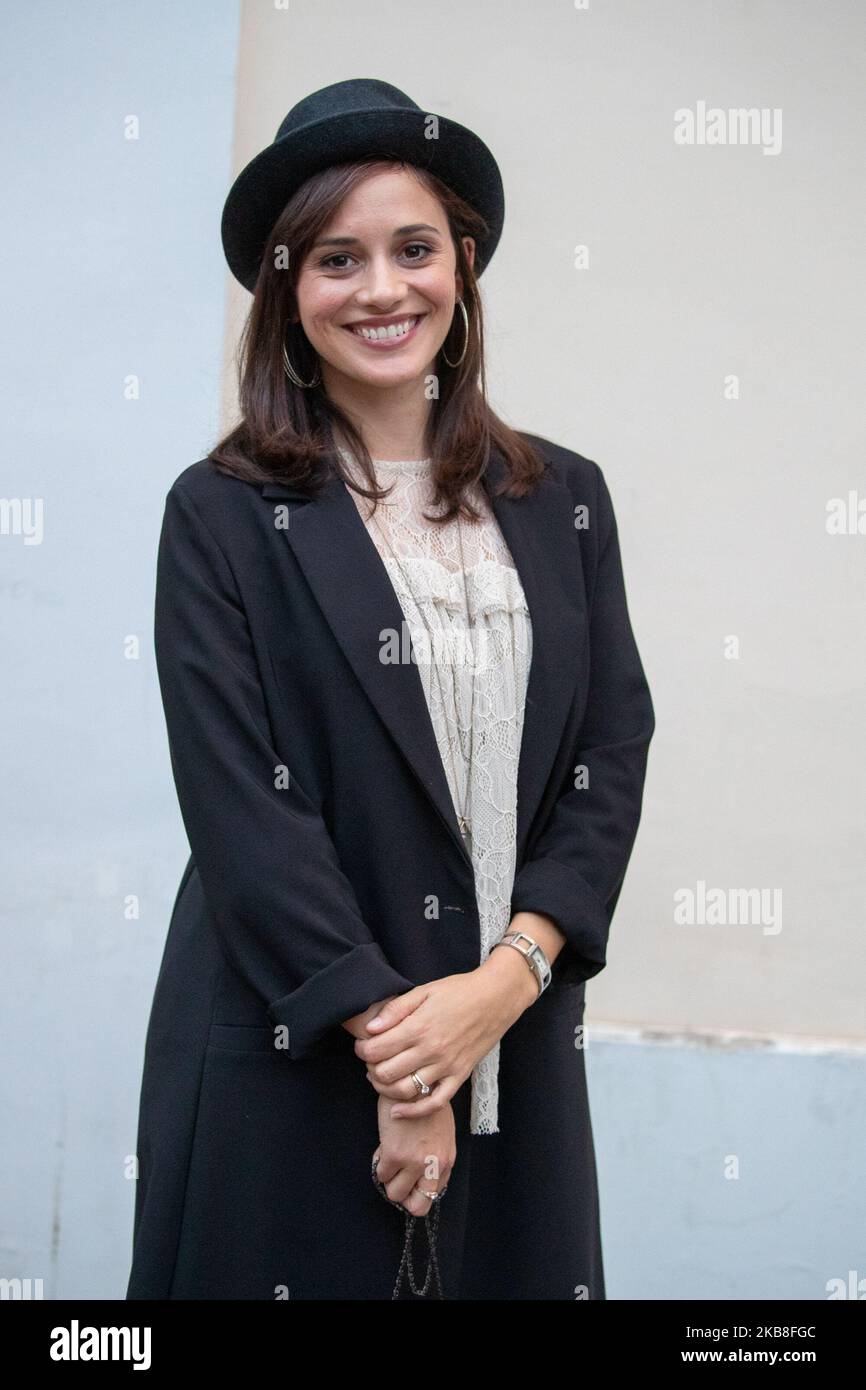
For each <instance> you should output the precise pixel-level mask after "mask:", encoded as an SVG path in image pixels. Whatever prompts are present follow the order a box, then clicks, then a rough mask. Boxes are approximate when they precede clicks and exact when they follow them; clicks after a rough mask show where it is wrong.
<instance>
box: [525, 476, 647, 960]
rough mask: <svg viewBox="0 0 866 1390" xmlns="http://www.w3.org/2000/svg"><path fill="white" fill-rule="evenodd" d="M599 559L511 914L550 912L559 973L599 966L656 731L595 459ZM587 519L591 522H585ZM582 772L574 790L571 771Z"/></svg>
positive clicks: (605, 494) (634, 831)
mask: <svg viewBox="0 0 866 1390" xmlns="http://www.w3.org/2000/svg"><path fill="white" fill-rule="evenodd" d="M594 467H595V468H596V470H597V485H598V491H597V497H596V503H595V517H596V523H597V535H598V549H597V555H598V561H597V566H596V571H595V583H594V586H593V587H592V589H591V591H590V597H589V603H590V617H589V660H590V674H589V685H588V694H587V703H586V711H585V714H584V719H583V723H582V726H581V729H580V734H579V736H578V739H577V744H576V747H575V749H574V753H573V757H572V759H571V762H570V766H569V770H568V776H567V783H566V785H567V787H568V788H569V790H564V791H563V793H562V795H561V796H560V797H559V799H558V800H557V801H556V802H555V803H554V806H553V809H552V811H551V813H550V815H549V817H548V820H547V823H546V825H545V827H544V829H543V831H542V833H541V835H540V837H539V839H538V840H537V842H536V843H535V844H534V846H533V847H532V851H531V858H530V859H529V860H528V861H527V862H526V863H525V864H524V865H523V866H522V867H521V869H520V870H519V872H518V874H517V875H516V878H515V882H514V889H513V893H512V899H511V910H512V913H515V912H521V911H526V912H540V913H544V914H545V915H546V916H548V917H551V918H552V919H553V920H554V921H555V922H556V924H557V926H558V927H559V929H560V931H561V932H562V933H563V935H564V936H565V938H566V944H567V946H568V947H570V951H569V952H568V956H570V959H566V950H565V948H563V966H564V969H563V974H564V977H565V978H566V979H571V980H574V981H580V980H587V979H591V977H592V976H593V975H597V974H598V972H599V971H600V970H601V969H603V967H604V965H605V955H606V950H607V940H608V934H609V930H610V923H611V919H612V917H613V912H614V908H615V907H616V903H617V899H618V897H619V893H620V889H621V887H622V883H623V879H624V877H625V871H626V867H627V865H628V861H629V858H630V856H631V851H632V847H633V844H634V840H635V836H636V834H637V828H638V823H639V821H640V814H641V801H642V797H643V786H644V778H645V774H646V765H647V754H648V749H649V744H650V740H651V738H652V735H653V730H654V728H655V716H654V712H653V705H652V700H651V697H650V691H649V687H648V685H647V681H646V677H645V675H644V671H643V667H642V665H641V660H640V656H639V654H638V649H637V645H636V643H635V639H634V634H633V632H632V628H631V622H630V619H629V614H628V607H627V604H626V592H625V583H624V579H623V571H622V563H621V558H620V549H619V540H618V535H617V525H616V518H615V516H614V510H613V504H612V502H611V497H610V493H609V491H608V487H607V484H606V482H605V479H604V476H603V474H602V472H601V469H600V468H599V467H598V465H597V464H595V465H594ZM590 524H592V522H590ZM576 765H583V766H585V767H586V768H587V770H588V778H587V785H586V786H584V787H575V786H574V774H573V771H572V769H573V768H574V766H576Z"/></svg>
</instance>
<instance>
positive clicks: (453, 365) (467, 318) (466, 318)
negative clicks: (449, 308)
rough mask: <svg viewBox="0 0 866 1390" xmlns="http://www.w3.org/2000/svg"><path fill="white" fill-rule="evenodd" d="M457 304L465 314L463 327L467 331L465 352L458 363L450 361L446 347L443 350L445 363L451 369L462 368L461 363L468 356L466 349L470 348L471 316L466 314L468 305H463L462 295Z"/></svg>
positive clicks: (464, 344)
mask: <svg viewBox="0 0 866 1390" xmlns="http://www.w3.org/2000/svg"><path fill="white" fill-rule="evenodd" d="M457 303H458V304H459V305H460V309H461V311H462V313H463V327H464V329H465V336H464V339H463V351H462V352H461V354H460V356H459V357H458V358H457V361H456V362H452V361H450V360H449V358H448V354H447V353H446V351H445V348H444V346H443V348H442V356H443V357H444V358H445V361H446V362H447V363H448V366H449V367H459V366H460V363H461V362H462V361H463V358H464V357H465V356H466V349H467V348H468V346H469V315H468V314H467V312H466V305H465V304H464V303H463V296H462V295H458V296H457Z"/></svg>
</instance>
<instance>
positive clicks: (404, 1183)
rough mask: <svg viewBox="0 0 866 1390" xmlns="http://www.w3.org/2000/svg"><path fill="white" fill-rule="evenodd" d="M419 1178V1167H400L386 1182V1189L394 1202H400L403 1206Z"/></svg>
mask: <svg viewBox="0 0 866 1390" xmlns="http://www.w3.org/2000/svg"><path fill="white" fill-rule="evenodd" d="M417 1180H418V1169H417V1168H398V1170H397V1172H396V1173H395V1174H394V1176H393V1177H391V1178H389V1180H388V1181H387V1182H386V1183H385V1191H386V1192H387V1194H388V1196H389V1197H390V1198H391V1201H392V1202H399V1203H400V1205H401V1206H403V1205H404V1203H405V1202H406V1200H407V1198H408V1197H409V1194H410V1193H411V1191H412V1188H413V1187H414V1186H415V1183H416V1182H417Z"/></svg>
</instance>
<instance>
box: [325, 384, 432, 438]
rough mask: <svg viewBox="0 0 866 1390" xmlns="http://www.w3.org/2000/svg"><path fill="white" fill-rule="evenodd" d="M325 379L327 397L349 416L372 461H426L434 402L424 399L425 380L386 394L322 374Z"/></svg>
mask: <svg viewBox="0 0 866 1390" xmlns="http://www.w3.org/2000/svg"><path fill="white" fill-rule="evenodd" d="M324 365H325V364H323V367H324ZM323 375H324V382H323V384H324V387H325V390H326V391H327V394H328V395H329V396H330V398H331V400H332V401H334V403H335V405H338V406H339V407H340V409H341V410H342V411H344V412H345V414H346V415H348V417H349V419H350V420H351V421H352V424H353V425H354V426H355V428H356V429H357V430H358V432H359V434H360V435H361V438H362V439H363V441H364V443H365V444H366V446H367V448H368V449H369V451H370V457H371V458H374V459H383V460H388V459H393V460H402V459H420V458H426V457H427V455H428V453H429V449H428V447H427V444H426V430H427V425H428V423H429V420H430V411H431V409H432V402H430V401H429V400H427V399H426V397H425V395H424V386H423V380H422V381H421V382H420V383H419V382H418V381H417V380H416V381H409V382H406V383H405V384H402V383H401V384H399V385H397V386H391V387H389V388H388V389H387V390H383V389H382V388H381V387H372V386H368V385H367V384H366V383H364V382H361V381H354V380H352V379H351V378H349V377H345V376H342V375H341V374H334V373H332V372H330V371H328V372H324V371H323ZM340 442H341V443H342V442H344V441H342V440H341V441H340Z"/></svg>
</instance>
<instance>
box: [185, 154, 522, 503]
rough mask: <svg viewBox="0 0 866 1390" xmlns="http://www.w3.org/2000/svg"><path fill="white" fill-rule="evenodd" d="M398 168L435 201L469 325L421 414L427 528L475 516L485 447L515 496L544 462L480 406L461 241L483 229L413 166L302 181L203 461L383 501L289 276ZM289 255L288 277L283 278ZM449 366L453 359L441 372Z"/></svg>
mask: <svg viewBox="0 0 866 1390" xmlns="http://www.w3.org/2000/svg"><path fill="white" fill-rule="evenodd" d="M393 168H405V169H407V170H408V171H409V172H411V173H412V174H413V175H414V176H415V177H417V178H418V179H419V180H420V181H421V182H422V184H423V185H424V186H425V187H426V188H427V189H429V191H430V192H431V193H432V194H433V195H434V196H435V197H436V198H437V199H438V200H439V202H440V203H441V205H442V207H443V209H444V211H445V214H446V217H447V219H448V226H449V230H450V232H451V237H452V240H453V243H454V249H455V252H456V256H457V271H458V273H459V274H460V276H461V277H462V280H463V287H464V288H463V302H464V305H465V307H466V312H467V316H468V320H469V338H468V342H467V343H466V351H465V354H464V355H463V358H462V360H460V354H461V350H462V347H463V343H464V338H465V329H464V323H463V315H462V313H460V311H459V309H457V310H456V311H455V315H454V320H453V322H452V325H451V329H450V330H449V332H448V335H447V337H446V339H445V342H444V344H443V351H441V352H440V354H439V358H440V361H439V362H438V363H437V374H436V377H435V379H434V381H433V382H432V383H431V384H432V392H433V395H432V404H431V409H430V412H429V416H428V421H427V427H426V436H425V457H429V458H430V459H431V476H432V482H433V484H434V485H435V486H434V495H433V502H434V505H435V506H436V507H438V508H441V509H442V510H440V511H439V512H438V514H437V515H436V516H435V517H431V518H430V520H431V521H441V522H444V521H447V520H449V519H450V518H451V517H453V516H455V515H456V514H457V513H458V512H459V513H461V514H462V515H464V516H466V517H468V518H469V519H470V520H476V519H477V517H478V512H477V510H476V509H475V507H474V506H473V505H472V504H471V502H470V501H469V500H468V498H467V495H466V494H467V490H468V489H470V488H471V487H473V486H474V484H476V483H477V482H479V481H480V480H481V478H482V477H483V476H484V473H485V470H486V468H487V464H488V460H489V457H490V451H491V446H495V447H496V448H497V449H498V450H499V451H500V452H501V454H502V455H503V457H504V459H505V461H506V464H507V475H506V478H505V482H504V485H503V487H502V488H501V489H500V491H501V492H505V493H507V494H508V495H509V496H512V497H521V496H524V495H525V494H526V493H527V492H531V491H533V490H534V488H535V487H536V486H537V484H538V482H539V480H540V478H541V476H542V474H543V473H544V470H545V466H546V465H545V462H544V459H543V458H542V457H541V456H540V455H539V453H538V452H537V450H536V449H535V448H534V446H533V445H532V444H530V443H529V441H528V440H526V439H524V438H523V436H522V435H521V434H519V433H518V432H517V431H516V430H513V429H511V428H510V427H509V426H508V425H506V424H505V423H504V422H503V421H502V420H500V419H499V418H498V416H497V415H496V414H495V413H494V412H493V410H492V409H491V407H490V405H489V404H488V401H487V392H486V381H485V370H484V326H483V317H482V310H481V299H480V295H479V291H478V282H477V280H476V277H475V275H474V273H473V270H472V267H471V266H470V264H469V262H468V260H467V258H466V253H465V250H464V247H463V243H462V241H461V237H463V236H474V237H477V236H478V235H479V234H483V233H484V232H485V231H486V224H485V222H484V221H483V219H482V218H481V216H480V214H479V213H477V212H476V211H475V210H474V209H473V208H472V207H470V206H469V204H468V203H466V202H465V201H464V200H463V199H462V198H459V197H458V196H457V194H455V193H454V192H453V191H452V190H451V189H450V188H448V187H446V185H445V184H443V183H442V182H441V180H440V179H438V178H437V177H436V176H435V175H433V174H431V173H430V172H429V171H428V170H426V169H422V168H420V167H418V166H417V165H413V164H406V163H405V162H404V161H402V160H397V159H383V158H381V157H379V156H377V157H375V158H374V157H371V158H369V159H362V160H355V161H352V162H351V163H347V164H340V165H333V166H331V167H330V168H328V169H325V170H324V171H323V172H321V173H319V174H315V175H314V176H313V177H311V178H309V179H307V181H306V182H305V183H304V184H302V186H301V187H300V188H299V189H298V190H297V192H296V193H295V194H294V195H293V197H292V198H291V199H290V200H289V202H288V203H287V204H286V206H285V207H284V208H283V211H282V212H281V213H280V216H279V217H278V218H277V220H276V222H275V223H274V226H273V227H272V229H271V232H270V235H269V237H268V240H267V242H266V244H265V248H264V253H263V256H262V261H261V268H260V270H259V275H258V279H257V281H256V286H255V291H254V294H253V302H252V306H251V308H250V311H249V315H248V317H247V320H246V323H245V324H244V328H243V330H242V333H241V337H240V342H239V345H238V354H237V367H238V399H239V404H240V410H241V419H240V422H239V423H238V424H237V425H235V427H234V428H233V429H232V430H231V431H230V432H229V433H228V434H227V435H225V436H224V437H223V438H222V439H220V441H219V443H218V444H217V445H216V446H215V447H214V448H213V449H212V450H211V451H210V453H209V454H208V457H209V458H210V459H211V460H212V462H213V463H214V465H215V466H216V467H217V468H218V469H219V470H220V471H221V472H224V473H228V474H231V475H232V476H234V477H237V478H242V479H244V480H245V481H247V482H251V483H259V484H261V483H266V482H278V483H284V484H287V485H288V486H291V487H298V488H301V489H302V490H304V491H308V492H309V493H310V495H311V496H314V495H315V494H316V493H318V492H319V491H320V490H321V488H322V487H323V486H324V485H325V483H326V482H327V481H328V480H329V479H330V478H331V477H332V476H333V474H334V472H335V471H336V472H337V473H338V474H339V475H340V476H341V477H342V478H343V480H344V481H345V482H346V483H347V484H348V485H349V486H350V487H354V488H355V490H356V491H357V492H359V493H360V494H361V495H362V496H365V497H368V498H371V499H374V506H375V504H376V501H378V499H379V498H381V497H385V496H387V495H388V489H387V488H384V489H380V488H379V487H378V486H377V482H376V476H375V470H374V467H373V463H372V460H371V458H370V454H369V451H368V449H367V447H366V445H365V444H364V441H363V439H362V437H361V435H360V433H359V432H358V430H357V429H356V428H355V426H354V425H353V424H352V421H351V420H350V419H349V418H348V416H346V414H345V413H344V412H343V411H342V410H341V409H340V408H339V406H338V405H337V404H336V403H335V402H334V401H333V400H331V399H330V398H329V397H328V395H327V394H326V392H325V390H324V388H323V386H322V382H321V373H320V372H319V373H317V367H318V365H319V359H318V356H317V354H316V353H315V351H314V349H313V347H312V345H311V344H310V341H309V339H308V338H307V336H306V334H305V333H304V330H303V328H302V326H301V324H300V323H299V322H298V323H296V322H295V321H294V320H295V317H296V315H297V314H298V312H299V311H298V299H297V283H298V276H299V272H300V268H301V266H302V264H303V262H304V259H305V257H306V256H307V254H308V253H309V251H310V248H311V247H312V244H313V242H314V241H315V240H316V238H317V237H318V235H319V234H320V232H321V231H322V229H323V228H324V227H325V226H326V224H327V223H328V222H329V221H330V220H331V218H332V217H333V215H334V214H335V212H336V211H337V209H338V208H339V206H340V204H341V203H342V201H343V199H344V198H345V197H346V196H347V195H348V194H349V193H350V192H351V191H352V190H353V189H354V188H355V187H356V186H357V185H358V184H359V183H361V182H362V181H363V180H364V179H366V178H368V177H369V175H370V174H371V173H373V172H376V171H378V170H380V169H381V170H384V169H393ZM286 248H290V255H289V258H288V259H289V265H288V268H287V269H286V268H283V264H282V262H283V260H284V253H285V249H286ZM284 346H285V348H286V351H287V353H288V357H289V361H290V362H291V364H292V366H293V367H294V369H295V372H296V373H297V374H298V375H299V376H300V377H301V379H302V380H303V381H313V380H316V379H318V384H317V385H315V386H312V387H310V388H303V387H299V386H296V385H295V384H294V383H293V382H292V381H291V380H290V379H289V378H288V376H287V375H286V372H285V369H284V366H283V347H284ZM446 356H447V357H448V358H450V359H451V361H452V362H453V361H459V365H458V366H457V367H450V366H449V365H448V363H447V361H446ZM335 430H336V431H337V432H338V433H339V435H340V436H341V442H343V443H344V444H345V447H347V448H348V449H349V450H350V452H351V453H352V454H353V455H354V457H355V459H356V460H357V463H358V465H359V468H360V471H361V474H362V475H363V477H364V478H365V480H366V481H367V484H368V486H367V487H366V488H365V487H362V486H360V485H359V484H357V483H356V480H355V479H354V478H353V477H352V476H351V475H349V474H347V472H346V470H345V468H344V465H343V460H342V458H341V456H340V454H339V452H338V450H337V447H336V446H337V438H336V437H335Z"/></svg>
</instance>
